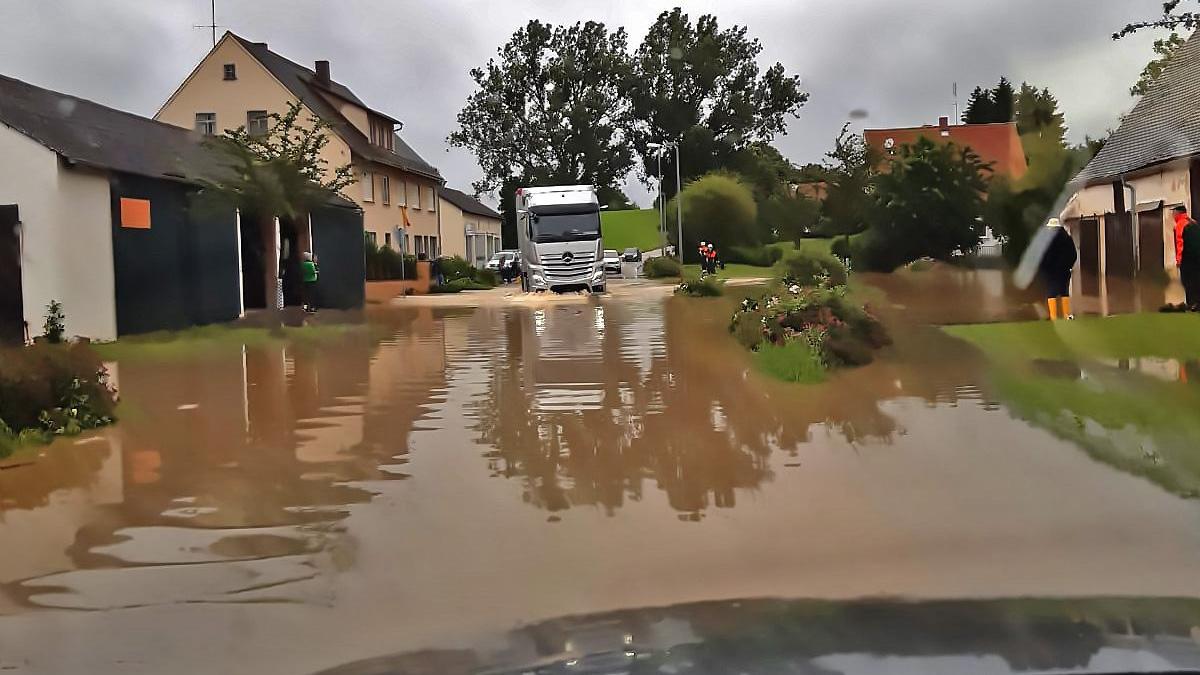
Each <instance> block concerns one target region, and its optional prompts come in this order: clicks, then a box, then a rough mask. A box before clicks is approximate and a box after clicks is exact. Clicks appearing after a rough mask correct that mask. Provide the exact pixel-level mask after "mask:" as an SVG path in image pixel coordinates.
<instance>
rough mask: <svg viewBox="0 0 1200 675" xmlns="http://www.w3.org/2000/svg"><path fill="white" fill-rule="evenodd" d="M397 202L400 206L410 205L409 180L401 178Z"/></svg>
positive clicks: (397, 187)
mask: <svg viewBox="0 0 1200 675" xmlns="http://www.w3.org/2000/svg"><path fill="white" fill-rule="evenodd" d="M396 203H397V204H398V205H400V206H408V182H407V181H405V180H404V179H400V182H399V183H398V184H397V185H396Z"/></svg>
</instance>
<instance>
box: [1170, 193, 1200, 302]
mask: <svg viewBox="0 0 1200 675" xmlns="http://www.w3.org/2000/svg"><path fill="white" fill-rule="evenodd" d="M1171 210H1174V211H1175V264H1176V267H1178V268H1180V281H1181V282H1183V294H1184V304H1186V305H1187V309H1188V310H1190V311H1200V250H1196V245H1198V244H1200V225H1198V223H1196V221H1194V220H1192V217H1190V216H1189V215H1188V208H1187V207H1184V205H1182V204H1181V205H1178V207H1175V208H1174V209H1171Z"/></svg>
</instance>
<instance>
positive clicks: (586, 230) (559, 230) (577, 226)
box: [533, 211, 600, 242]
mask: <svg viewBox="0 0 1200 675" xmlns="http://www.w3.org/2000/svg"><path fill="white" fill-rule="evenodd" d="M599 236H600V214H599V213H597V212H595V211H593V212H592V213H555V214H546V215H540V216H534V218H533V240H534V241H536V242H548V241H575V240H578V239H595V238H597V237H599Z"/></svg>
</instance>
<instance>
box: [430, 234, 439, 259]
mask: <svg viewBox="0 0 1200 675" xmlns="http://www.w3.org/2000/svg"><path fill="white" fill-rule="evenodd" d="M441 254H442V251H441V249H439V248H438V238H437V237H430V238H429V257H430V258H436V257H438V256H440V255H441Z"/></svg>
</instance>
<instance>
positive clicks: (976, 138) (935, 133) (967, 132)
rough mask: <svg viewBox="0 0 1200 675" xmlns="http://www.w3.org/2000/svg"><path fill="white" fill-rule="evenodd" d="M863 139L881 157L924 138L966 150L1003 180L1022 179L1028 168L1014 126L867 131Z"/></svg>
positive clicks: (951, 126) (930, 127)
mask: <svg viewBox="0 0 1200 675" xmlns="http://www.w3.org/2000/svg"><path fill="white" fill-rule="evenodd" d="M863 136H864V137H865V138H866V141H867V144H868V145H870V146H872V147H874V148H876V149H878V150H879V151H880V152H881V153H883V154H884V156H887V155H888V154H889V153H890V152H896V151H898V149H899V148H900V146H901V145H909V144H911V143H914V142H916V140H917V139H918V138H928V139H929V140H931V141H933V142H935V143H954V144H956V145H959V146H965V147H969V148H970V149H971V151H972V152H974V153H975V154H976V155H979V158H980V159H981V160H982V161H983V162H984V163H985V164H991V165H992V172H993V173H992V175H993V176H1007V177H1009V178H1012V179H1014V180H1016V179H1018V178H1020V177H1021V176H1024V175H1025V171H1026V170H1027V169H1028V168H1029V165H1028V164H1027V163H1026V162H1025V149H1024V147H1023V146H1022V145H1021V137H1020V136H1019V135H1018V134H1017V125H1016V123H1015V122H1002V123H998V124H954V125H947V126H944V127H943V126H933V125H929V126H923V127H907V128H900V129H867V130H865V131H864V132H863ZM889 138H890V139H892V141H893V143H892V146H893V147H892V150H890V151H889V150H888V149H887V148H886V146H887V140H888V139H889Z"/></svg>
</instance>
